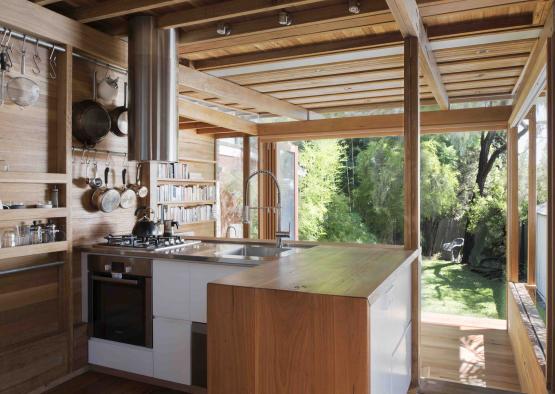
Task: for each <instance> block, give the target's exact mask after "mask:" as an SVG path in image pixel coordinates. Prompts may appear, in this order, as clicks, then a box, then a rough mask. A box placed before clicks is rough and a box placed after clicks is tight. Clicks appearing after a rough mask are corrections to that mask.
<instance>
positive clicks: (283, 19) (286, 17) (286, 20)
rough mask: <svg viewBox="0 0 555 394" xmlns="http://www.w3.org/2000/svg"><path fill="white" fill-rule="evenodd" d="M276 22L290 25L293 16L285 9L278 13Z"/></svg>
mask: <svg viewBox="0 0 555 394" xmlns="http://www.w3.org/2000/svg"><path fill="white" fill-rule="evenodd" d="M278 23H279V24H280V25H282V26H290V25H291V24H292V23H293V17H292V16H291V14H290V13H288V12H287V11H281V12H280V13H279V14H278Z"/></svg>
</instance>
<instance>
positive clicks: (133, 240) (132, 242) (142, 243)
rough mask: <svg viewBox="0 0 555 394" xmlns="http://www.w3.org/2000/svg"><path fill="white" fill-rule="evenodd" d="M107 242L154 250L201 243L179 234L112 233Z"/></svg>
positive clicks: (130, 247) (126, 246) (115, 245)
mask: <svg viewBox="0 0 555 394" xmlns="http://www.w3.org/2000/svg"><path fill="white" fill-rule="evenodd" d="M104 238H105V239H106V241H107V242H106V243H105V244H103V245H104V246H111V247H119V248H129V249H141V250H144V249H146V250H152V251H155V252H158V251H163V250H169V249H176V248H183V247H187V246H191V245H196V244H200V243H201V241H196V240H189V239H184V238H182V237H181V236H179V235H173V236H168V237H165V236H161V235H156V236H150V237H137V236H135V235H131V234H129V235H112V234H109V235H108V236H106V237H104Z"/></svg>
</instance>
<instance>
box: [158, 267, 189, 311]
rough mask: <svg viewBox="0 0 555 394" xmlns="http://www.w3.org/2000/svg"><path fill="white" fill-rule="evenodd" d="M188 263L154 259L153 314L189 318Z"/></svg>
mask: <svg viewBox="0 0 555 394" xmlns="http://www.w3.org/2000/svg"><path fill="white" fill-rule="evenodd" d="M189 265H190V264H188V263H186V262H182V261H170V260H156V261H154V266H153V272H152V282H153V286H152V292H153V300H152V305H153V313H154V316H157V317H167V318H171V319H182V320H191V318H190V307H191V301H190V299H191V286H190V282H189V280H190V275H189Z"/></svg>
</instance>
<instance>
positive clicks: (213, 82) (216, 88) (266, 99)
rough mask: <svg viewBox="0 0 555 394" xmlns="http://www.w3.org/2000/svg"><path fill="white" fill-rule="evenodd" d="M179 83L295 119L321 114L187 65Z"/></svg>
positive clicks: (183, 69)
mask: <svg viewBox="0 0 555 394" xmlns="http://www.w3.org/2000/svg"><path fill="white" fill-rule="evenodd" d="M179 85H181V86H188V87H190V88H192V89H194V90H197V91H199V92H204V93H207V94H210V95H213V96H215V97H220V98H223V99H226V100H229V101H232V102H234V103H237V104H244V105H249V106H251V107H254V108H257V109H259V110H261V111H263V112H269V113H272V114H274V115H280V116H285V117H288V118H291V119H295V120H307V119H310V118H313V117H316V118H320V115H319V114H315V113H314V114H310V111H308V110H306V109H304V108H302V107H300V106H298V105H294V104H291V103H288V102H287V101H283V100H279V99H277V98H274V97H271V96H269V95H266V94H263V93H260V92H257V91H256V90H252V89H249V88H246V87H243V86H240V85H237V84H236V83H233V82H229V81H226V80H224V79H220V78H216V77H213V76H211V75H208V74H206V73H203V72H201V71H197V70H193V69H192V68H189V67H185V66H180V67H179ZM311 115H312V116H311Z"/></svg>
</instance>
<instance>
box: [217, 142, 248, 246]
mask: <svg viewBox="0 0 555 394" xmlns="http://www.w3.org/2000/svg"><path fill="white" fill-rule="evenodd" d="M217 161H218V178H217V179H218V181H219V187H220V229H219V230H220V231H219V234H221V236H223V237H230V238H242V237H243V224H242V220H241V214H242V207H243V139H242V138H221V139H218V141H217Z"/></svg>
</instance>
